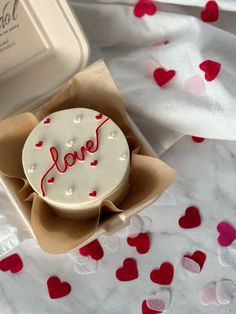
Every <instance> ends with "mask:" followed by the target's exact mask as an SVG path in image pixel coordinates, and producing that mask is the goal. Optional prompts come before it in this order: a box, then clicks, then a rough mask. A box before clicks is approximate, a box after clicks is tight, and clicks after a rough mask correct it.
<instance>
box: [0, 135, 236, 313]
mask: <svg viewBox="0 0 236 314" xmlns="http://www.w3.org/2000/svg"><path fill="white" fill-rule="evenodd" d="M162 159H163V160H165V161H166V162H167V163H169V164H170V165H171V166H173V167H174V168H175V169H176V170H177V171H178V178H177V181H176V182H175V183H174V184H173V185H172V186H171V187H170V188H169V189H168V190H167V191H166V192H165V193H164V194H163V195H162V197H161V198H160V199H159V200H158V201H157V202H156V203H155V204H153V205H152V206H150V207H149V208H147V209H145V210H144V211H143V212H142V214H141V216H147V217H150V218H151V220H152V224H151V225H150V227H149V229H150V232H151V239H152V243H151V249H150V251H149V253H147V254H146V255H140V254H137V253H136V251H135V249H134V248H132V247H129V246H128V245H127V244H126V235H127V232H123V233H121V234H120V236H119V238H120V247H119V248H118V250H116V251H114V252H111V251H109V250H108V249H107V248H106V247H104V252H105V256H104V258H103V259H102V260H100V261H99V262H98V269H97V272H95V273H93V274H89V275H80V274H78V273H76V272H75V270H74V269H75V265H76V264H75V260H73V259H72V258H71V256H69V255H57V256H56V255H49V254H45V253H43V252H42V251H41V250H40V248H39V247H38V246H37V244H36V243H35V242H34V241H33V240H26V241H24V242H23V243H21V244H20V245H19V246H18V247H17V248H16V249H14V250H13V252H18V253H19V254H20V255H21V257H22V259H23V262H24V269H23V270H22V271H21V272H20V273H18V274H11V273H9V272H0V300H1V301H0V313H1V314H31V313H35V314H46V313H50V314H54V313H63V314H64V313H70V314H74V313H79V314H90V313H91V314H95V313H96V314H138V313H141V304H142V301H143V300H144V299H146V298H147V297H149V296H151V295H152V294H153V293H155V291H156V290H157V289H158V285H157V284H154V283H153V282H151V281H150V279H149V274H150V272H151V270H152V269H153V268H156V267H158V266H159V265H160V263H162V262H163V261H166V260H168V261H170V262H171V263H173V265H174V266H175V276H174V280H173V282H172V284H171V286H170V289H171V292H172V299H171V305H170V308H169V310H168V311H167V312H166V313H167V314H180V313H181V314H189V313H191V314H200V313H206V314H210V313H220V314H226V313H227V314H233V313H235V312H236V298H235V299H233V300H232V302H231V304H229V305H226V306H221V307H217V306H215V305H210V306H203V305H201V304H200V302H199V293H200V292H201V290H202V289H203V287H204V286H205V285H206V284H208V283H209V282H212V281H219V280H221V279H231V280H235V281H236V272H235V268H233V267H222V266H221V265H220V263H219V260H218V256H217V249H218V244H217V235H218V233H217V230H216V226H217V224H218V223H219V222H220V221H222V220H227V221H230V222H231V223H232V224H233V225H234V226H235V227H236V193H235V188H236V166H235V165H236V143H235V142H226V141H216V140H206V141H205V142H203V143H201V144H196V143H194V142H193V141H192V139H191V137H188V136H186V137H184V138H183V139H181V140H180V141H179V142H177V143H176V144H175V145H174V146H173V147H171V148H170V149H169V150H168V151H167V152H166V153H165V154H164V155H163V156H162ZM1 199H2V208H3V207H4V210H5V211H4V212H5V213H6V208H10V207H9V205H8V203H7V201H6V200H4V196H3V195H1ZM189 205H197V206H198V207H199V209H200V211H201V216H202V224H201V226H199V227H198V228H195V229H190V230H184V229H181V228H180V227H179V225H178V219H179V218H180V216H182V214H183V213H184V210H185V208H186V207H188V206H189ZM12 217H14V215H11V217H10V220H11V223H12V224H13V223H15V222H14V221H13V220H12ZM197 249H200V250H202V251H204V252H205V253H206V255H207V259H206V263H205V265H204V267H203V269H202V271H201V273H200V274H197V275H196V276H191V275H190V274H186V273H184V272H183V269H181V266H180V258H181V256H182V255H184V254H185V253H186V252H193V251H195V250H197ZM126 257H134V258H135V259H136V260H137V262H138V268H139V278H138V279H136V280H134V281H130V282H119V281H117V279H116V277H115V270H116V269H117V268H118V267H120V266H121V264H122V261H123V259H124V258H126ZM235 267H236V265H235ZM51 275H57V276H59V277H60V278H61V279H62V280H65V281H67V282H69V283H70V284H71V286H72V292H71V294H70V295H68V296H67V297H65V298H62V299H56V300H51V299H50V298H49V296H48V292H47V286H46V281H47V278H48V277H49V276H51Z"/></svg>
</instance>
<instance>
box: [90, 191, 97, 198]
mask: <svg viewBox="0 0 236 314" xmlns="http://www.w3.org/2000/svg"><path fill="white" fill-rule="evenodd" d="M89 196H90V197H96V196H97V192H96V191H93V192H91V193H89Z"/></svg>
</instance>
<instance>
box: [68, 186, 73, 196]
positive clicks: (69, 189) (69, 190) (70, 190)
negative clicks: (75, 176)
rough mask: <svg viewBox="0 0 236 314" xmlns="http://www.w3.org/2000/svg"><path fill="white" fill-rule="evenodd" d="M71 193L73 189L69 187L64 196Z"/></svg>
mask: <svg viewBox="0 0 236 314" xmlns="http://www.w3.org/2000/svg"><path fill="white" fill-rule="evenodd" d="M73 193H74V188H73V187H69V188H68V189H67V190H66V195H67V196H71V195H72V194H73Z"/></svg>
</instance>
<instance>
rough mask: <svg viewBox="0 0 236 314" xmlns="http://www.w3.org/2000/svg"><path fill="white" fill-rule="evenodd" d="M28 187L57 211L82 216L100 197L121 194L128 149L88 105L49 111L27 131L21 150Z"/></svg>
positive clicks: (121, 137)
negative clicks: (49, 113)
mask: <svg viewBox="0 0 236 314" xmlns="http://www.w3.org/2000/svg"><path fill="white" fill-rule="evenodd" d="M22 162H23V168H24V172H25V175H26V178H27V180H28V182H29V184H30V185H31V186H32V188H33V190H34V191H35V192H36V193H37V194H38V195H39V196H40V197H41V198H43V200H44V201H45V202H46V203H48V204H49V205H50V206H51V207H52V208H53V209H54V210H55V211H56V212H57V213H58V214H59V215H60V216H63V217H67V218H71V219H78V218H80V219H87V218H90V217H93V216H95V215H97V214H98V209H99V208H100V206H101V204H102V202H103V201H104V200H105V199H109V200H111V201H112V202H114V203H115V204H118V203H119V202H120V201H121V200H122V199H123V197H124V195H125V194H126V193H127V189H128V183H129V172H130V152H129V146H128V143H127V140H126V137H125V135H124V134H123V132H122V131H121V129H120V128H119V127H118V125H117V124H116V123H115V122H113V121H112V120H111V119H110V118H109V117H107V116H105V115H104V114H102V113H99V112H97V111H94V110H91V109H85V108H75V109H67V110H62V111H58V112H55V113H52V114H51V115H49V116H48V117H46V118H45V119H44V120H42V121H41V122H40V123H38V125H37V126H36V127H35V128H34V129H33V130H32V132H31V133H30V135H29V136H28V138H27V140H26V142H25V145H24V147H23V153H22Z"/></svg>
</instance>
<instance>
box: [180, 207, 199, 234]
mask: <svg viewBox="0 0 236 314" xmlns="http://www.w3.org/2000/svg"><path fill="white" fill-rule="evenodd" d="M200 224H201V216H200V213H199V209H198V208H197V207H194V206H191V207H188V208H187V209H186V210H185V215H184V216H182V217H181V218H180V219H179V225H180V227H181V228H184V229H190V228H196V227H198V226H200Z"/></svg>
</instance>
